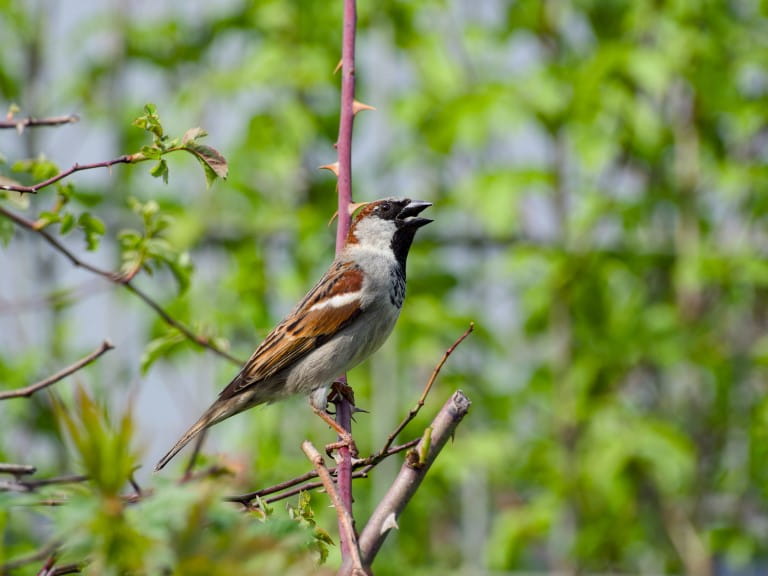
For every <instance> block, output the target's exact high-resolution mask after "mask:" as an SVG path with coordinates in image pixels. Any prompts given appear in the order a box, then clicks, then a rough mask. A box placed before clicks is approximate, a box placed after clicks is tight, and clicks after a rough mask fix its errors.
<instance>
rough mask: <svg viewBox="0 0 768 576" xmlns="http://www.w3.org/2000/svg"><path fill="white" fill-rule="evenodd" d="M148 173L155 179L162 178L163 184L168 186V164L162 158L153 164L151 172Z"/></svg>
mask: <svg viewBox="0 0 768 576" xmlns="http://www.w3.org/2000/svg"><path fill="white" fill-rule="evenodd" d="M149 173H150V174H152V176H154V177H155V178H162V179H163V182H164V183H165V184H168V163H167V162H166V161H165V159H164V158H161V159H160V161H159V162H158V163H157V164H155V166H154V167H153V168H152V170H150V171H149Z"/></svg>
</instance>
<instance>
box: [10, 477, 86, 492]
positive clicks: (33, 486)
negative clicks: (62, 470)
mask: <svg viewBox="0 0 768 576" xmlns="http://www.w3.org/2000/svg"><path fill="white" fill-rule="evenodd" d="M87 481H88V476H84V475H82V474H69V475H66V476H55V477H53V478H41V479H39V480H17V481H15V482H3V481H0V492H34V491H35V490H37V489H38V488H41V487H43V486H52V485H54V484H79V483H81V482H87Z"/></svg>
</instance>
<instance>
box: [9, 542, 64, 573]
mask: <svg viewBox="0 0 768 576" xmlns="http://www.w3.org/2000/svg"><path fill="white" fill-rule="evenodd" d="M60 545H61V542H56V541H54V542H51V543H49V544H47V545H45V546H43V547H42V548H41V549H40V550H37V551H36V552H32V553H31V554H27V555H26V556H20V557H19V558H16V559H15V560H10V561H8V562H6V563H5V564H0V574H6V573H8V572H10V571H11V570H14V569H16V568H20V567H21V566H26V565H27V564H32V563H33V562H39V561H40V560H44V559H46V558H48V557H49V556H50V555H51V554H53V553H54V552H55V551H56V549H57V548H58V547H59V546H60Z"/></svg>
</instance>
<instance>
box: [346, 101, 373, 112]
mask: <svg viewBox="0 0 768 576" xmlns="http://www.w3.org/2000/svg"><path fill="white" fill-rule="evenodd" d="M363 110H376V108H374V107H373V106H369V105H368V104H363V103H362V102H358V101H357V100H355V101H353V102H352V115H353V116H357V113H358V112H362V111H363Z"/></svg>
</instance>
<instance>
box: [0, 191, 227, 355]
mask: <svg viewBox="0 0 768 576" xmlns="http://www.w3.org/2000/svg"><path fill="white" fill-rule="evenodd" d="M0 188H2V187H1V186H0ZM0 215H2V216H5V217H6V218H8V219H9V220H11V221H12V222H14V223H15V224H16V225H17V226H19V227H20V228H25V229H27V230H29V231H31V232H34V233H35V234H38V235H40V236H42V237H43V238H44V239H45V241H46V242H48V243H49V244H50V245H51V246H53V248H54V249H56V250H57V251H58V252H60V253H61V254H63V255H64V256H65V257H66V258H67V259H68V260H69V261H70V262H71V263H72V264H73V265H74V266H76V267H77V268H82V269H84V270H87V271H88V272H91V273H92V274H96V275H97V276H101V277H102V278H104V279H106V280H108V281H109V282H111V283H113V284H116V285H119V286H123V287H124V288H125V289H126V290H128V291H129V292H132V293H133V294H135V295H136V296H138V297H139V298H140V299H141V300H143V301H144V303H146V304H147V305H148V306H149V307H150V308H152V309H153V310H154V311H155V312H156V313H157V315H158V316H160V318H161V319H162V320H163V321H164V322H165V323H166V324H168V325H169V326H172V327H173V328H175V329H176V330H178V331H179V332H181V333H182V334H183V335H184V337H185V338H187V340H189V341H190V342H192V343H194V344H197V345H198V346H200V347H202V348H207V349H208V350H210V351H211V352H214V353H215V354H218V355H219V356H221V357H222V358H226V359H227V360H229V361H230V362H232V363H234V364H237V365H238V366H240V365H241V364H242V362H241V361H240V360H238V359H237V358H235V357H234V356H232V355H231V354H229V353H228V352H227V351H225V350H222V349H221V348H219V347H218V346H216V345H215V344H214V343H213V342H211V340H210V339H209V338H206V337H205V336H202V335H201V334H196V333H194V332H193V331H192V330H191V329H190V328H188V327H187V326H185V325H184V324H182V323H181V322H179V321H178V320H176V319H175V318H174V317H173V316H171V315H170V314H169V313H168V311H166V310H165V309H164V308H163V307H162V306H160V304H158V303H157V302H156V301H155V300H154V299H152V298H151V297H150V296H149V295H148V294H147V293H146V292H144V291H143V290H141V289H140V288H138V287H137V286H136V285H135V284H134V283H133V282H132V281H131V280H130V279H127V278H126V277H125V276H123V275H121V274H119V273H116V272H111V271H109V270H104V269H103V268H99V267H98V266H94V265H93V264H89V263H88V262H85V261H83V260H81V259H80V258H78V257H77V256H75V254H74V253H73V252H72V251H70V250H69V249H68V248H67V247H66V246H64V244H62V243H61V242H60V241H59V240H58V239H57V238H56V237H55V236H53V235H52V234H50V233H49V232H48V231H47V230H45V229H44V228H39V227H38V226H37V225H36V224H35V223H34V222H32V221H31V220H27V219H26V218H24V217H22V216H19V215H18V214H15V213H13V212H11V211H9V210H7V209H5V208H4V207H2V206H0Z"/></svg>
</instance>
